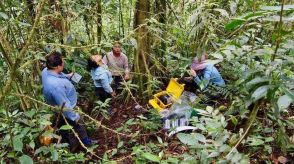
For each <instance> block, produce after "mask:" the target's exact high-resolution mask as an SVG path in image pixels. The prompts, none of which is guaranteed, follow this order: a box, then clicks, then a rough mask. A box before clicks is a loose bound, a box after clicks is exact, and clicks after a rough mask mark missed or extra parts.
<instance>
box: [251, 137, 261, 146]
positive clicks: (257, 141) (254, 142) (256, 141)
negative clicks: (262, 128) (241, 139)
mask: <svg viewBox="0 0 294 164" xmlns="http://www.w3.org/2000/svg"><path fill="white" fill-rule="evenodd" d="M263 144H264V141H263V140H261V139H259V138H253V139H251V140H250V142H249V145H250V146H259V145H263Z"/></svg>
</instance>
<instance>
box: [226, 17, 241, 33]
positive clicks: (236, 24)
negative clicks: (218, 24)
mask: <svg viewBox="0 0 294 164" xmlns="http://www.w3.org/2000/svg"><path fill="white" fill-rule="evenodd" d="M244 22H245V20H244V19H234V20H232V21H231V22H229V23H227V24H226V25H225V29H226V30H227V31H230V30H235V29H236V28H237V27H239V26H240V25H242V24H243V23H244Z"/></svg>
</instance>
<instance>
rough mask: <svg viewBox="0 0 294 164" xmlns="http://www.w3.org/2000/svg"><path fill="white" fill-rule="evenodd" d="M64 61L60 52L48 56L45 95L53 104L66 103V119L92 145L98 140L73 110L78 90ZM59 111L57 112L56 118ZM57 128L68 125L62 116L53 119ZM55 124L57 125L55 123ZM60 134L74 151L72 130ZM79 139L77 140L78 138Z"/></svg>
mask: <svg viewBox="0 0 294 164" xmlns="http://www.w3.org/2000/svg"><path fill="white" fill-rule="evenodd" d="M63 69H64V61H63V59H62V57H61V54H60V53H58V52H52V53H51V54H49V55H48V56H47V57H46V68H44V69H43V71H42V85H43V95H44V98H45V101H46V103H47V104H49V105H52V106H59V107H61V106H62V105H63V104H64V109H63V115H64V116H65V119H66V121H67V122H68V123H69V124H70V125H71V126H72V127H73V129H74V130H75V132H77V134H78V135H79V138H80V139H81V141H82V142H83V144H84V145H86V146H90V145H93V144H95V143H97V141H95V140H91V139H90V138H89V137H88V135H87V132H86V130H85V128H84V127H83V126H82V125H81V124H80V123H79V122H80V115H79V114H78V113H76V112H74V111H73V109H74V107H75V106H76V104H77V92H76V90H75V87H74V85H73V84H72V83H71V81H70V77H71V76H72V74H64V73H63V72H62V71H63ZM58 113H59V112H56V113H55V119H57V118H58V117H57V115H58ZM53 123H55V124H56V127H57V128H60V127H61V126H62V125H66V122H65V120H64V119H63V117H62V116H60V117H59V120H55V121H53ZM53 126H55V125H53ZM60 135H61V136H62V138H63V141H66V142H68V143H69V146H70V149H71V150H72V151H73V150H74V148H76V147H77V146H76V145H77V144H76V142H75V141H74V140H73V139H72V138H71V137H70V136H71V131H62V130H61V131H60ZM76 141H77V140H76Z"/></svg>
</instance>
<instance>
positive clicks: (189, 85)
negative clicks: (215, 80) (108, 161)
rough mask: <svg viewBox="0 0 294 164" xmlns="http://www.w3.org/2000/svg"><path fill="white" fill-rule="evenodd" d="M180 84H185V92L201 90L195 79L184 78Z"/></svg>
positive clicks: (180, 79)
mask: <svg viewBox="0 0 294 164" xmlns="http://www.w3.org/2000/svg"><path fill="white" fill-rule="evenodd" d="M178 82H179V83H180V84H185V86H184V89H185V91H189V92H194V93H195V92H196V90H197V89H199V87H198V85H197V84H196V83H195V81H194V80H193V79H185V78H184V77H183V78H179V80H178Z"/></svg>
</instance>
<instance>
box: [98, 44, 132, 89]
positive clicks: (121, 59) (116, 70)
mask: <svg viewBox="0 0 294 164" xmlns="http://www.w3.org/2000/svg"><path fill="white" fill-rule="evenodd" d="M103 62H104V64H105V65H107V66H108V68H109V70H110V72H111V73H112V77H113V89H115V90H116V91H117V90H118V88H119V86H120V82H122V81H123V79H124V80H126V81H127V80H129V79H130V70H129V64H128V57H127V56H126V55H125V54H124V53H122V52H121V44H120V43H119V42H115V43H114V44H113V46H112V51H110V52H109V53H107V54H106V55H105V56H104V57H103Z"/></svg>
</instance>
